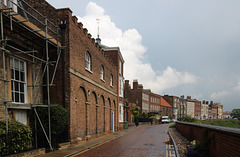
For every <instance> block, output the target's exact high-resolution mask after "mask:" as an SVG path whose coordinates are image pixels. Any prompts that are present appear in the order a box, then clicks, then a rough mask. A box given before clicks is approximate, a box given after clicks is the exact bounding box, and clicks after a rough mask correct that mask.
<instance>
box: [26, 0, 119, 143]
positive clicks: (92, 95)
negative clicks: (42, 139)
mask: <svg viewBox="0 0 240 157" xmlns="http://www.w3.org/2000/svg"><path fill="white" fill-rule="evenodd" d="M27 2H28V3H30V4H31V5H32V6H33V7H34V8H36V9H39V11H40V12H41V13H42V14H44V15H45V16H47V18H49V19H50V20H51V21H54V23H56V24H60V21H63V20H65V21H66V29H65V31H64V32H61V36H62V39H61V41H62V42H63V41H64V42H63V43H62V45H64V46H66V47H65V49H64V51H62V53H63V54H62V56H61V59H60V61H59V66H58V69H57V73H56V79H55V81H54V86H53V87H51V101H54V102H57V103H59V104H61V105H63V106H65V107H66V108H67V109H69V111H70V126H69V133H70V140H71V141H72V142H74V141H75V140H76V139H78V140H81V139H82V140H84V139H85V138H86V136H88V137H89V136H91V137H95V136H98V135H101V134H105V133H110V132H111V131H113V130H112V128H111V124H112V122H111V121H112V117H111V115H112V112H114V126H115V128H114V131H117V130H118V128H119V122H118V109H119V107H118V104H119V103H118V94H117V93H118V81H117V80H118V72H117V68H116V67H115V66H114V64H113V63H111V62H110V61H109V59H108V58H107V57H106V56H105V55H104V53H103V52H102V51H101V48H100V47H99V45H98V44H96V43H95V39H93V38H92V37H91V34H89V33H88V31H87V29H85V28H83V25H82V24H81V23H78V21H77V18H76V17H75V16H72V11H71V10H70V9H68V8H66V9H57V10H56V9H55V8H54V7H52V6H51V5H49V4H48V3H47V2H46V1H45V0H34V1H33V0H27ZM63 35H64V36H63ZM63 39H64V40H63ZM87 51H88V52H89V53H90V54H91V63H92V66H91V67H92V69H91V71H92V72H89V71H87V70H85V54H86V52H87ZM63 56H64V57H63ZM52 58H56V52H52V53H51V54H50V60H51V59H52ZM63 59H64V62H65V63H64V64H63V62H62V61H63ZM114 61H115V60H113V61H112V62H114ZM101 65H103V66H104V73H105V75H104V81H102V80H101V79H100V67H101ZM116 65H117V64H116ZM63 69H64V73H63ZM110 74H112V75H113V87H111V86H110ZM63 89H65V92H63ZM64 95H65V96H64ZM64 102H65V104H64Z"/></svg>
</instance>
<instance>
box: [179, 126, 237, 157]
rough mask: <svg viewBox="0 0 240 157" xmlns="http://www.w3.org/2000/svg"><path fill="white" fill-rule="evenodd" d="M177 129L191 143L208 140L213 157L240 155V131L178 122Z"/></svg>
mask: <svg viewBox="0 0 240 157" xmlns="http://www.w3.org/2000/svg"><path fill="white" fill-rule="evenodd" d="M176 129H177V131H178V132H179V133H181V134H182V135H183V136H185V137H186V138H187V139H188V140H190V141H193V140H198V141H200V142H204V140H207V141H208V148H209V153H210V156H211V157H233V156H238V155H240V129H237V128H228V127H220V126H214V125H206V124H195V123H185V122H177V123H176Z"/></svg>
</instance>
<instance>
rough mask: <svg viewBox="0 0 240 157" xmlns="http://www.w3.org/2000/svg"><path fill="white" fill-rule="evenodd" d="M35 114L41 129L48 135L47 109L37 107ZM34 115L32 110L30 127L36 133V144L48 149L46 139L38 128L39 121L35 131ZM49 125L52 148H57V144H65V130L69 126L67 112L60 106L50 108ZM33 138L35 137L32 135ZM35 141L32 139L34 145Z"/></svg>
mask: <svg viewBox="0 0 240 157" xmlns="http://www.w3.org/2000/svg"><path fill="white" fill-rule="evenodd" d="M36 110H37V113H38V115H39V117H40V119H41V122H42V124H43V127H44V129H45V131H46V133H47V135H48V134H49V133H48V132H49V119H48V108H47V107H39V108H36ZM34 120H35V113H34V110H32V111H31V114H30V126H31V128H32V130H33V133H34V134H35V132H36V133H37V139H38V140H37V144H38V146H39V147H45V148H47V149H48V148H49V144H48V142H47V141H46V137H45V136H44V134H43V130H42V127H41V126H40V123H39V121H38V120H37V123H36V124H37V127H36V128H37V129H36V130H35V121H34ZM50 120H51V121H50V123H51V134H52V141H51V142H52V146H53V147H54V148H58V143H60V142H65V140H66V139H67V135H68V134H67V129H68V125H69V111H68V110H67V109H65V108H64V107H62V106H61V105H56V106H52V107H51V108H50ZM34 137H35V135H34ZM35 142H36V141H35V139H33V143H35Z"/></svg>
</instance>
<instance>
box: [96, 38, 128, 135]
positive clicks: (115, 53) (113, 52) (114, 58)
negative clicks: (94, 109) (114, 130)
mask: <svg viewBox="0 0 240 157" xmlns="http://www.w3.org/2000/svg"><path fill="white" fill-rule="evenodd" d="M98 39H99V38H98ZM103 51H104V54H105V55H106V56H107V57H108V60H109V61H110V62H111V63H112V64H113V65H114V66H115V67H117V74H118V77H116V79H117V82H118V84H117V86H116V87H117V92H118V103H119V104H118V106H119V127H120V128H119V129H120V130H121V129H122V128H123V122H124V110H125V108H124V100H123V98H124V89H123V84H124V76H123V70H124V59H123V56H122V54H121V52H120V49H119V47H105V48H103ZM111 79H113V76H112V75H111V76H110V80H111ZM126 116H127V115H126Z"/></svg>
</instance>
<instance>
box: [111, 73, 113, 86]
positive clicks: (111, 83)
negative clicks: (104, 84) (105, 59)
mask: <svg viewBox="0 0 240 157" xmlns="http://www.w3.org/2000/svg"><path fill="white" fill-rule="evenodd" d="M110 86H111V87H113V75H112V74H111V75H110Z"/></svg>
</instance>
